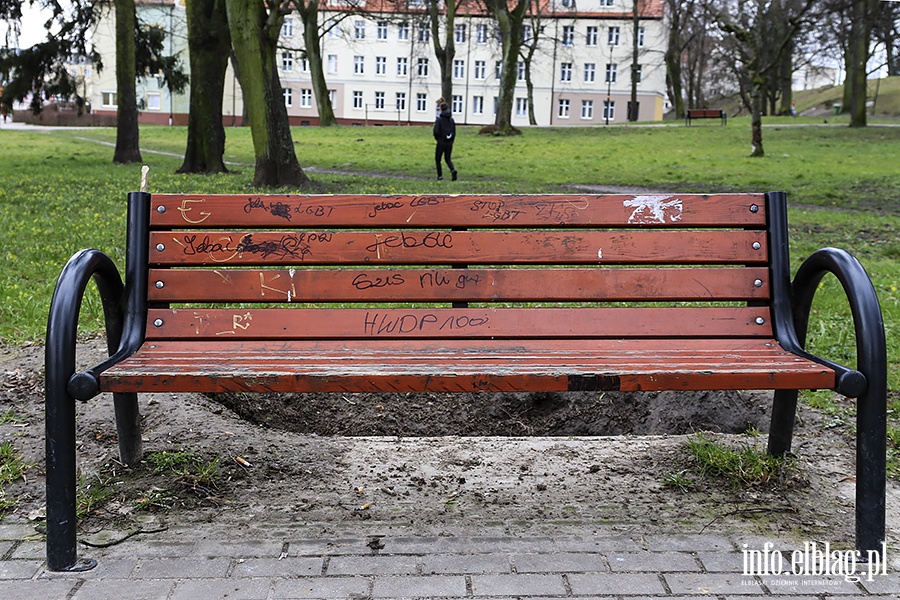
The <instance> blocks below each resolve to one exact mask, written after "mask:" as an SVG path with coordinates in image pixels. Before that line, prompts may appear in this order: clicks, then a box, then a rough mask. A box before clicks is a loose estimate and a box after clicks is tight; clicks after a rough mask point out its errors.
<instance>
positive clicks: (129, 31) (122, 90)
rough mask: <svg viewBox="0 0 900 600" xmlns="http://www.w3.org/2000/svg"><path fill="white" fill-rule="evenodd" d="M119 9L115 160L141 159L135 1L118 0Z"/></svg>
mask: <svg viewBox="0 0 900 600" xmlns="http://www.w3.org/2000/svg"><path fill="white" fill-rule="evenodd" d="M115 10H116V95H117V104H118V111H117V112H118V115H117V119H116V149H115V152H114V153H113V162H115V163H123V164H127V163H135V162H141V149H140V141H139V138H140V133H139V131H138V109H137V91H136V89H135V77H136V73H135V48H134V28H135V18H136V17H135V8H134V0H115Z"/></svg>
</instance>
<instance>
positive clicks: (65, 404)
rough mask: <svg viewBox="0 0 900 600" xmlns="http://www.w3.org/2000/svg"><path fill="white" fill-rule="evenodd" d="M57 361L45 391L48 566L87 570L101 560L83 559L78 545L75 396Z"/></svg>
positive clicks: (49, 374) (61, 568)
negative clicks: (72, 394)
mask: <svg viewBox="0 0 900 600" xmlns="http://www.w3.org/2000/svg"><path fill="white" fill-rule="evenodd" d="M53 364H54V363H48V365H51V366H50V368H48V369H47V374H46V392H45V394H46V396H45V398H46V406H45V419H46V422H45V426H46V444H47V446H46V452H47V455H46V461H47V463H46V464H47V567H48V568H49V569H50V570H51V571H86V570H88V569H92V568H93V567H94V566H96V564H97V562H96V561H94V560H93V559H81V560H79V559H78V553H77V551H76V547H75V541H76V531H75V528H76V525H77V523H76V498H75V496H76V494H77V490H78V484H77V481H76V477H75V398H73V397H72V396H71V395H69V393H68V391H67V390H66V382H67V381H68V379H67V377H65V371H64V370H62V369H56V368H53V367H52V365H53ZM61 371H62V372H61Z"/></svg>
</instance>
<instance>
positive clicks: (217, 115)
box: [178, 0, 231, 173]
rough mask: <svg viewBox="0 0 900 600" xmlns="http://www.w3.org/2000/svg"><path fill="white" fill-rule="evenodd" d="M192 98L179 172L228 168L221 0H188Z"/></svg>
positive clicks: (227, 40) (226, 53)
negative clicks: (226, 163)
mask: <svg viewBox="0 0 900 600" xmlns="http://www.w3.org/2000/svg"><path fill="white" fill-rule="evenodd" d="M186 12H187V25H188V48H189V54H190V61H191V100H190V113H189V114H188V131H187V148H186V149H185V151H184V163H182V165H181V168H180V169H178V172H179V173H224V172H226V171H227V169H226V168H225V162H224V161H223V158H222V157H223V155H224V154H225V127H224V125H223V123H222V101H223V98H224V95H225V71H226V69H227V68H228V59H229V57H230V54H231V36H230V34H229V32H228V19H227V18H226V14H225V1H224V0H187V5H186Z"/></svg>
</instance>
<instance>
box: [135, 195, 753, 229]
mask: <svg viewBox="0 0 900 600" xmlns="http://www.w3.org/2000/svg"><path fill="white" fill-rule="evenodd" d="M150 216H151V226H152V227H153V228H155V229H161V228H172V227H181V228H188V229H197V228H201V227H202V228H216V227H218V228H243V227H252V228H256V227H259V228H273V227H274V228H281V227H290V228H312V229H314V230H319V229H323V228H335V227H352V228H359V227H419V228H421V227H504V228H505V227H553V226H585V225H592V226H595V227H729V226H732V225H739V226H743V225H749V226H755V227H765V224H766V216H765V197H764V195H763V194H709V195H699V194H659V195H596V194H571V195H562V194H559V195H544V196H539V197H536V196H503V195H496V196H471V195H458V196H454V195H443V196H438V195H423V196H367V195H335V196H315V197H307V196H292V195H282V196H278V195H267V196H256V195H250V194H248V195H245V196H228V195H217V194H207V195H200V194H197V195H190V194H184V195H182V194H154V196H153V206H152V210H151V213H150Z"/></svg>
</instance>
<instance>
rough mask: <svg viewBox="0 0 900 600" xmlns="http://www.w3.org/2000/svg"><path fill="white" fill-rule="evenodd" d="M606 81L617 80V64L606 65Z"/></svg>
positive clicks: (613, 81)
mask: <svg viewBox="0 0 900 600" xmlns="http://www.w3.org/2000/svg"><path fill="white" fill-rule="evenodd" d="M604 81H606V82H607V83H615V82H616V65H606V79H605V80H604Z"/></svg>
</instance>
